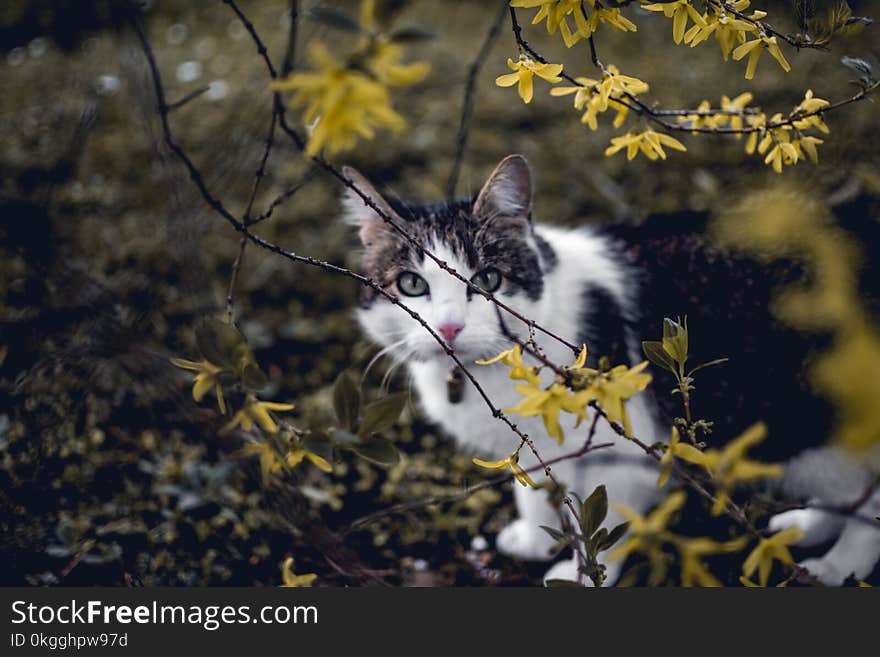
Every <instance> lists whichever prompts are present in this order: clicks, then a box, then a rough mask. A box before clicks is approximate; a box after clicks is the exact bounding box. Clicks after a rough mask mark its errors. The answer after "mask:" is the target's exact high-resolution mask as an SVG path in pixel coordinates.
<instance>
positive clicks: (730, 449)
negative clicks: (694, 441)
mask: <svg viewBox="0 0 880 657" xmlns="http://www.w3.org/2000/svg"><path fill="white" fill-rule="evenodd" d="M766 437H767V427H766V425H764V423H763V422H758V423H756V424H753V425H752V426H751V427H749V428H748V429H746V430H745V431H744V432H743V433H742V435H740V436H739V437H737V438H736V439H735V440H733V441H731V443H730V444H729V445H727V446H726V447H725V448H724V449H721V450H718V449H707V450H706V451H705V452H701V451H700V450H698V449H693V450H684V451H682V450H681V447H682V446H681V445H680V446H679V451H676V456H678V458H680V459H682V460H684V461H688V462H689V463H694V464H696V465H701V466H703V467H704V468H705V469H706V471H707V472H709V474H711V475H712V479H713V481H714V482H715V484H716V486H717V487H718V491H717V492H716V495H715V504H714V506H713V507H712V515H715V516H717V515H720V514H721V513H722V512H723V511H724V509H725V508H726V506H727V502H728V501H729V500H730V491H731V490H732V489H733V488H734V486H736V484H738V483H740V482H744V481H751V480H753V479H767V478H778V477H781V476H782V474H783V472H784V469H783V467H782V466H781V465H777V464H770V463H761V462H759V461H751V460H749V459H747V458H745V453H746V451H747V450H748V449H749V448H750V447H752V446H753V445H756V444H757V443H759V442H761V441H762V440H764V438H766Z"/></svg>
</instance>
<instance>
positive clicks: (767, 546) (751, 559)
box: [740, 527, 804, 586]
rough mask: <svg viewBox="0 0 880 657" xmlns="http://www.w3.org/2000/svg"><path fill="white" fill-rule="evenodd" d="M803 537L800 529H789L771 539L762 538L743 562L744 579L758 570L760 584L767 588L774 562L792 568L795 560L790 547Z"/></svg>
mask: <svg viewBox="0 0 880 657" xmlns="http://www.w3.org/2000/svg"><path fill="white" fill-rule="evenodd" d="M803 537H804V533H803V532H802V531H801V530H800V529H798V528H797V527H789V528H788V529H785V530H783V531H781V532H779V533H778V534H774V535H773V536H771V537H770V538H762V539H761V540H760V541H759V542H758V545H757V546H756V547H755V549H754V550H752V552H751V554H749V556H748V557H746V560H745V561H744V562H743V578H745V579H747V580H748V579H749V578H751V576H752V574H753V573H754V572H755V571H756V570H757V571H758V583H759V584H760V586H767V580H768V579H769V577H770V571H771V570H772V569H773V561H774V560H776V561H779V562H780V563H781V564H782V565H784V566H791V565H792V564H793V563H794V559H792V557H791V552H789V550H788V546H789V545H792V544H794V543H797V542H798V541H799V540H801V539H802V538H803ZM740 581H742V580H740ZM744 583H745V582H744Z"/></svg>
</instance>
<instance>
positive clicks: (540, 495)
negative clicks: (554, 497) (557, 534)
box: [495, 484, 559, 561]
mask: <svg viewBox="0 0 880 657" xmlns="http://www.w3.org/2000/svg"><path fill="white" fill-rule="evenodd" d="M514 499H515V500H516V510H517V511H518V512H519V518H517V519H516V520H514V521H513V522H512V523H510V524H509V525H507V527H505V528H504V529H502V530H501V532H500V533H499V534H498V538H497V539H496V540H495V546H496V547H497V548H498V550H499V552H502V553H504V554H506V555H508V556H511V557H516V558H517V559H526V560H529V561H547V560H549V559H551V558H552V555H551V554H550V550H551V549H552V548H553V546H554V545H555V544H556V541H554V540H553V538H552V537H551V536H550V535H549V534H548V533H547V532H545V531H544V530H543V529H541V525H544V526H547V527H557V526H558V525H559V516H558V515H557V513H556V511H554V509H553V507H552V506H550V503H549V501H548V500H547V491H546V490H544V489H542V488H528V487H525V486H520V485H519V484H515V487H514Z"/></svg>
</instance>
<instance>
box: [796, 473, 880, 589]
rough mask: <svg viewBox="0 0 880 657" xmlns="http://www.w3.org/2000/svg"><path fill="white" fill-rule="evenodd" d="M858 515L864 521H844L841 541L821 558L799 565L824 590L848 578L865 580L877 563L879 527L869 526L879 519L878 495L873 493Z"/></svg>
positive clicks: (879, 502)
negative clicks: (821, 584)
mask: <svg viewBox="0 0 880 657" xmlns="http://www.w3.org/2000/svg"><path fill="white" fill-rule="evenodd" d="M858 513H859V515H860V516H863V518H864V519H852V518H851V519H849V520H847V521H846V522H845V524H844V525H843V531H842V532H841V533H840V538H838V539H837V542H836V543H835V544H834V546H833V547H832V548H831V549H830V550H828V552H827V553H825V555H824V556H822V557H820V558H818V559H807V560H806V561H804V562H802V563H801V566H803V567H804V568H806V569H807V570H808V571H809V572H810V574H811V575H814V576H815V577H816V578H817V579H818V580H819V581H820V582H822V583H823V584H825V585H827V586H840V585H841V584H843V582H844V581H845V580H846V578H847V577H850V576H851V575H852V576H854V577H855V578H856V579H864V578H865V577H867V576H868V575H869V574H870V573H871V571H872V570H873V569H874V566H875V565H876V564H877V561H878V560H880V527H877V526H876V525H873V524H872V522H871V519H873V518H875V517H877V516H880V491H877V492H875V493H874V494H873V495H872V496H871V498H870V499H869V500H868V501H867V502H866V503H865V504H863V505H862V507H861V508H860V509H859V511H858Z"/></svg>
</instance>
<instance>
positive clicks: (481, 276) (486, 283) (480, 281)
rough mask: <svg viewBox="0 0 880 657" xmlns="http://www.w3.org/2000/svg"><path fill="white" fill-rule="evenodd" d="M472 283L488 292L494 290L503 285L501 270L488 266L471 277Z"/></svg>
mask: <svg viewBox="0 0 880 657" xmlns="http://www.w3.org/2000/svg"><path fill="white" fill-rule="evenodd" d="M471 283H473V284H474V285H476V286H477V287H479V288H482V289H483V290H485V291H486V292H494V291H495V290H497V289H498V288H499V287H500V286H501V272H500V271H498V270H497V269H495V267H487V268H486V269H484V270H483V271H478V272H477V273H476V274H474V275H473V277H472V278H471Z"/></svg>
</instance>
